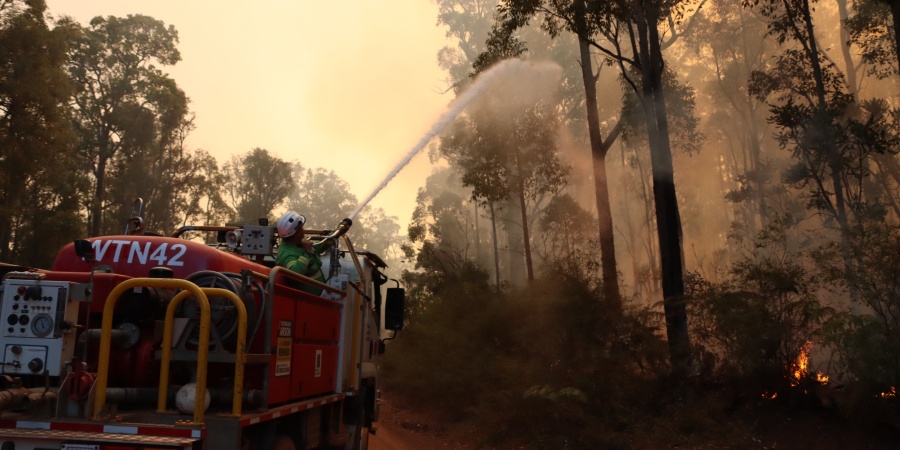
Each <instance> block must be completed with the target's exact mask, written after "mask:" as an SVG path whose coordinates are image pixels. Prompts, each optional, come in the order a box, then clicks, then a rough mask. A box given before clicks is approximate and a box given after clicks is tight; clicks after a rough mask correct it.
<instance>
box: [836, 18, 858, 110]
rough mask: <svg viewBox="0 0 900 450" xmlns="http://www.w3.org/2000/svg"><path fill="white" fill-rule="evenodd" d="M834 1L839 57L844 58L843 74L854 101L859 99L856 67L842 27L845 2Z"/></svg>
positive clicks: (847, 38)
mask: <svg viewBox="0 0 900 450" xmlns="http://www.w3.org/2000/svg"><path fill="white" fill-rule="evenodd" d="M836 1H837V6H838V16H839V18H840V20H841V22H840V34H841V55H843V57H844V66H845V69H844V72H845V74H846V75H847V90H848V91H849V92H850V94H853V98H854V99H859V90H858V89H857V84H856V83H857V81H856V65H855V64H854V63H853V56H851V55H850V33H849V32H847V27H845V26H844V21H845V20H847V0H836Z"/></svg>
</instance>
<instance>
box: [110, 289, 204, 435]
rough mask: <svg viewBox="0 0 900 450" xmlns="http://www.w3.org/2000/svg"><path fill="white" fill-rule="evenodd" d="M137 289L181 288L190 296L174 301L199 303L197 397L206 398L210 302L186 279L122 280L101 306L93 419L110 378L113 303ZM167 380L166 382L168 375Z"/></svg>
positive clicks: (168, 323) (195, 418) (200, 419)
mask: <svg viewBox="0 0 900 450" xmlns="http://www.w3.org/2000/svg"><path fill="white" fill-rule="evenodd" d="M136 287H155V288H169V289H178V288H180V289H184V292H189V294H184V295H181V294H179V295H177V296H176V298H178V297H181V300H183V299H184V298H185V297H187V296H188V295H191V294H193V295H194V297H195V298H197V300H198V303H200V348H201V349H202V351H200V352H199V354H198V357H197V367H198V368H201V367H202V368H203V370H198V371H197V396H198V397H199V398H206V370H205V368H206V363H207V352H208V351H209V300H207V298H206V295H205V294H204V293H203V291H202V290H200V288H199V287H198V286H197V285H196V284H194V283H191V282H190V281H187V280H179V279H172V278H132V279H130V280H125V281H123V282H122V283H120V284H119V285H117V286H116V287H115V288H113V290H112V292H110V293H109V296H108V297H107V298H106V304H105V305H103V322H102V325H101V326H100V356H99V360H98V362H97V381H96V383H95V389H94V391H95V395H94V420H100V419H101V417H100V416H101V413H102V411H103V407H104V406H106V385H107V383H108V375H109V352H110V344H111V342H112V320H113V312H114V311H115V307H116V303H117V302H118V301H119V298H120V297H121V296H122V294H123V293H124V292H125V291H127V290H128V289H134V288H136ZM179 302H180V300H179ZM173 303H174V300H173ZM169 310H170V311H172V313H173V316H174V309H173V308H172V304H171V303H170V304H169ZM168 314H169V313H168V312H167V313H166V315H167V316H168ZM166 324H167V325H169V326H171V320H167V322H166ZM169 335H171V330H169V334H168V335H167V336H169ZM164 339H165V337H164ZM169 341H170V342H169V346H168V347H163V350H164V351H165V349H166V348H169V347H171V336H170V337H169ZM166 379H167V381H168V375H167V374H166ZM199 411H200V415H199V417H198V416H197V412H196V411H195V412H194V422H197V423H199V422H202V421H203V410H202V409H199ZM198 419H199V420H198Z"/></svg>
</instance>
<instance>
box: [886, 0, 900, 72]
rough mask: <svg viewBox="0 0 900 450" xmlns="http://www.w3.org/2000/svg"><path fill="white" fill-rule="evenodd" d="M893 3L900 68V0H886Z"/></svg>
mask: <svg viewBox="0 0 900 450" xmlns="http://www.w3.org/2000/svg"><path fill="white" fill-rule="evenodd" d="M885 1H887V2H888V4H890V5H891V18H892V19H893V22H892V23H893V25H894V45H896V48H895V50H896V51H897V67H898V68H900V2H898V1H897V0H885Z"/></svg>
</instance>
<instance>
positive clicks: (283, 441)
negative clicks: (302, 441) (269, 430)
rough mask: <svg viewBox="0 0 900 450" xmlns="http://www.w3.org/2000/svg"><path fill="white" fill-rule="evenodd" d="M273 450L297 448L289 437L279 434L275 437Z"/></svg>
mask: <svg viewBox="0 0 900 450" xmlns="http://www.w3.org/2000/svg"><path fill="white" fill-rule="evenodd" d="M273 450H297V448H296V447H295V446H294V441H293V440H292V439H291V438H289V437H287V436H285V435H280V436H276V437H275V447H273Z"/></svg>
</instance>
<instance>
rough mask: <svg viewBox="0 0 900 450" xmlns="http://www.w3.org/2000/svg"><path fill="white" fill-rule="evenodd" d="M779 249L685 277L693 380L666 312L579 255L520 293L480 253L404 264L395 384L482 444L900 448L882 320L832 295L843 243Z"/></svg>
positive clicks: (387, 370) (388, 379)
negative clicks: (625, 292)
mask: <svg viewBox="0 0 900 450" xmlns="http://www.w3.org/2000/svg"><path fill="white" fill-rule="evenodd" d="M781 256H784V255H780V256H778V257H767V256H760V255H755V256H754V257H749V258H746V259H744V260H741V261H737V262H736V263H735V264H733V266H732V267H731V269H730V272H729V273H728V274H727V276H725V277H722V278H720V281H717V282H711V281H709V280H706V279H704V278H703V277H702V276H700V275H699V274H691V276H689V277H688V282H687V295H686V298H685V301H686V303H687V309H688V312H689V315H690V318H691V332H692V334H691V337H692V353H693V360H694V361H695V363H694V370H693V371H692V373H691V374H690V375H689V376H687V377H679V376H675V375H672V372H671V370H670V360H669V348H668V345H667V343H666V339H665V322H664V317H663V314H662V311H661V308H660V307H659V306H658V305H638V304H636V302H633V301H629V302H625V305H624V306H623V307H621V308H619V307H618V304H617V303H612V302H607V301H605V300H604V297H603V294H602V292H603V289H602V286H601V283H600V282H599V281H598V280H597V278H596V277H595V276H594V275H592V274H591V272H590V271H591V270H592V269H591V267H595V266H592V265H591V264H583V262H584V261H583V260H582V261H581V262H582V263H579V262H578V260H576V259H575V258H574V257H573V259H571V260H569V261H565V260H563V261H556V264H553V265H550V266H551V267H556V268H557V269H558V270H554V271H547V272H545V273H544V274H543V275H542V276H541V277H540V278H538V279H537V280H535V281H533V282H532V283H531V284H529V286H528V288H527V289H526V288H521V289H516V288H509V287H507V288H504V289H500V290H497V289H495V288H493V287H492V286H490V285H489V283H488V275H487V274H486V273H484V272H483V271H481V270H480V269H478V268H477V267H475V266H474V265H465V264H463V265H461V266H459V267H460V268H461V269H460V270H459V271H458V272H456V273H448V272H440V274H439V275H438V274H437V272H435V273H429V272H427V271H426V272H420V273H416V274H408V278H407V280H406V281H407V285H408V286H410V287H411V288H410V289H409V295H408V317H407V327H406V329H405V330H404V331H403V332H402V333H401V334H400V336H399V337H398V338H397V339H395V340H393V341H391V342H390V344H389V345H388V348H387V353H386V355H385V356H384V358H383V360H382V363H381V368H380V370H381V371H382V373H383V375H384V377H383V379H384V380H385V384H386V386H387V387H386V392H387V393H388V395H390V396H391V397H392V398H394V399H398V400H402V401H403V402H404V403H405V404H408V405H409V407H410V408H412V409H419V410H422V411H428V413H429V414H431V415H433V416H434V417H436V420H439V421H441V422H443V423H451V424H462V425H463V426H467V427H468V426H474V427H477V428H478V429H479V430H481V431H482V433H473V434H472V436H473V439H475V436H481V437H478V438H477V439H480V440H482V441H483V442H482V444H483V445H485V446H486V448H487V447H490V448H527V449H570V448H571V449H584V448H598V449H652V448H686V449H701V448H704V449H705V448H734V449H743V448H747V449H756V448H772V449H774V448H817V449H838V448H871V449H882V448H884V449H887V448H896V442H897V439H898V438H900V401H898V399H897V398H896V388H895V386H896V384H895V382H894V380H897V379H898V378H897V377H898V374H900V372H898V371H897V366H896V365H895V364H894V362H895V360H896V358H894V356H893V355H895V353H894V352H893V347H892V346H891V345H884V344H885V343H886V342H888V341H889V339H890V338H889V336H890V331H889V329H887V328H885V326H886V325H885V324H886V322H885V321H883V320H882V321H880V322H879V321H877V320H874V319H873V317H877V315H875V316H871V315H856V314H851V313H849V312H848V311H846V310H842V309H841V308H838V307H836V306H834V305H833V304H829V303H828V302H826V301H824V300H825V297H824V296H823V295H824V294H823V293H822V287H823V286H824V284H823V283H825V282H824V281H823V280H824V279H823V277H824V276H825V274H826V273H827V269H828V267H829V264H828V263H827V260H828V258H834V257H835V255H833V254H832V255H830V256H829V255H827V251H825V250H823V251H822V252H820V253H817V254H816V255H815V257H816V258H818V264H817V266H816V268H815V270H812V269H810V268H809V267H810V266H809V265H806V264H805V263H804V260H803V258H792V257H787V258H786V257H781ZM883 262H884V261H882V263H883ZM858 268H859V270H870V271H873V270H882V271H885V270H897V269H895V268H893V266H892V265H889V264H881V263H875V262H874V261H873V264H872V265H871V267H868V269H866V268H865V267H864V265H859V266H858ZM865 279H868V280H870V281H871V280H873V279H875V278H873V277H872V276H871V274H869V276H867V277H865ZM869 285H870V287H871V286H873V284H872V283H870V284H869ZM882 287H883V288H884V289H888V287H887V285H885V286H882ZM882 298H890V299H896V298H897V296H896V295H895V294H893V293H889V294H888V295H886V296H883V297H882ZM879 324H880V325H879ZM811 353H817V355H816V356H814V357H811Z"/></svg>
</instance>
